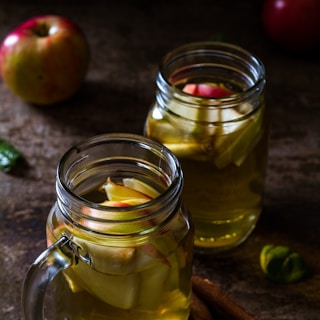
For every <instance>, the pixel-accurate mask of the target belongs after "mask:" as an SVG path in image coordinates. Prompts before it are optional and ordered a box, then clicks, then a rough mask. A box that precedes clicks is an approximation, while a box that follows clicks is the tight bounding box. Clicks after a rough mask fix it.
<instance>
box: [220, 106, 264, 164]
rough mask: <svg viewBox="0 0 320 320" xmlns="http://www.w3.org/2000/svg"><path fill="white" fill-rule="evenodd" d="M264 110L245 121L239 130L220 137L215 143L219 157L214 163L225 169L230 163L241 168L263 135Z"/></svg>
mask: <svg viewBox="0 0 320 320" xmlns="http://www.w3.org/2000/svg"><path fill="white" fill-rule="evenodd" d="M262 114H263V111H262V110H258V111H257V114H255V115H254V116H252V117H250V118H248V119H246V120H244V121H243V122H242V123H240V125H239V126H238V128H237V130H234V132H231V133H229V134H225V135H223V134H222V135H219V136H217V137H216V139H215V141H214V148H215V150H216V153H217V155H216V156H215V157H214V163H215V165H216V166H217V167H218V168H224V167H226V166H227V165H229V164H230V163H233V164H235V165H236V166H240V165H241V164H242V162H243V161H244V160H245V158H246V156H247V155H248V154H249V152H250V151H251V150H252V148H253V147H254V146H255V144H256V142H257V141H258V140H259V139H260V137H261V134H262Z"/></svg>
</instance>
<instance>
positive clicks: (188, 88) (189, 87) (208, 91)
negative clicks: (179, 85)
mask: <svg viewBox="0 0 320 320" xmlns="http://www.w3.org/2000/svg"><path fill="white" fill-rule="evenodd" d="M182 91H183V92H186V93H189V94H192V95H194V96H202V97H207V98H221V97H227V96H230V95H232V94H234V91H232V90H230V89H228V88H226V87H225V86H224V85H222V84H221V85H218V84H216V83H187V84H186V85H185V86H184V88H183V89H182Z"/></svg>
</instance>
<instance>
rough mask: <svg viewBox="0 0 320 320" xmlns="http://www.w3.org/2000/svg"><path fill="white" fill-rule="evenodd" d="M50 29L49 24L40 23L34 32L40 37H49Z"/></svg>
mask: <svg viewBox="0 0 320 320" xmlns="http://www.w3.org/2000/svg"><path fill="white" fill-rule="evenodd" d="M49 29H50V27H49V26H48V24H47V23H40V24H38V25H37V26H36V27H35V28H34V29H33V32H34V33H35V34H36V35H38V36H39V37H47V36H48V34H49Z"/></svg>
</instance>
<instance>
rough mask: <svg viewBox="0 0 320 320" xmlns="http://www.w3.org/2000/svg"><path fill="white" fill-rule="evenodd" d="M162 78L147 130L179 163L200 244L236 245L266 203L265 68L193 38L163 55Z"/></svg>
mask: <svg viewBox="0 0 320 320" xmlns="http://www.w3.org/2000/svg"><path fill="white" fill-rule="evenodd" d="M156 83H157V93H156V99H155V102H154V104H153V105H152V107H151V110H150V112H149V114H148V116H147V119H146V123H145V135H146V136H147V137H149V138H152V139H154V140H156V141H158V142H161V143H162V144H164V145H165V146H167V147H168V148H169V149H170V150H171V151H172V152H173V153H174V154H175V155H176V156H177V157H178V159H179V161H180V163H181V166H182V170H183V172H184V180H185V183H184V190H183V199H184V202H185V203H186V205H187V207H188V208H189V209H190V212H191V214H192V216H193V220H194V223H195V250H196V252H199V253H216V252H219V251H223V250H227V249H230V248H233V247H235V246H237V245H239V244H240V243H241V242H243V241H244V240H245V239H246V238H247V237H248V236H249V234H250V233H251V232H252V231H253V229H254V227H255V225H256V222H257V220H258V218H259V215H260V213H261V209H262V199H263V193H264V181H265V175H266V164H267V149H268V127H269V125H268V117H267V112H266V108H265V99H264V92H265V70H264V66H263V64H262V62H261V61H260V60H259V59H258V58H257V57H255V56H253V55H252V54H251V53H249V52H247V51H246V50H244V49H242V48H240V47H238V46H235V45H232V44H228V43H222V42H198V43H190V44H187V45H184V46H182V47H179V48H176V49H175V50H173V51H171V52H169V53H168V54H167V55H166V56H165V57H164V58H163V60H162V62H161V64H160V69H159V72H158V74H157V79H156Z"/></svg>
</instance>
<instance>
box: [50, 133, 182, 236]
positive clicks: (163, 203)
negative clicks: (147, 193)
mask: <svg viewBox="0 0 320 320" xmlns="http://www.w3.org/2000/svg"><path fill="white" fill-rule="evenodd" d="M108 177H111V179H113V180H115V181H121V179H123V178H132V177H134V178H136V179H139V180H140V181H143V182H144V183H146V184H148V185H150V186H152V187H153V188H155V189H156V190H157V191H158V193H159V195H158V196H157V197H155V198H152V199H150V201H148V202H145V203H142V204H137V205H132V206H124V207H122V206H120V207H118V206H116V207H115V206H106V205H103V204H101V203H99V202H94V201H91V200H88V199H87V198H86V197H85V196H84V195H85V194H87V193H88V192H89V191H90V190H92V189H97V188H98V187H99V186H101V185H102V184H103V183H104V182H105V181H106V180H107V178H108ZM182 185H183V175H182V171H181V168H180V165H179V162H178V160H177V159H176V157H175V156H174V155H173V154H172V153H171V152H170V151H169V150H168V149H167V148H166V147H164V146H163V145H161V144H159V143H157V142H155V141H152V140H150V139H148V138H145V137H142V136H139V135H134V134H122V133H121V134H120V133H119V134H104V135H100V136H96V137H93V138H90V139H88V140H86V141H84V142H81V143H80V144H78V145H76V146H74V147H72V148H71V149H70V150H69V151H67V152H66V153H65V155H64V156H63V157H62V159H61V161H60V163H59V164H58V168H57V180H56V192H57V204H58V207H59V210H60V212H61V213H62V215H63V217H64V219H66V220H67V221H68V222H69V223H70V224H73V225H75V226H77V227H79V228H82V229H86V230H87V231H90V232H97V233H102V234H109V235H121V236H126V235H132V234H144V233H149V232H152V231H154V230H156V229H159V228H161V227H162V226H163V225H165V224H166V223H167V221H169V220H170V219H171V218H172V217H173V216H174V214H175V213H176V211H177V210H178V208H179V207H180V195H181V190H182Z"/></svg>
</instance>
